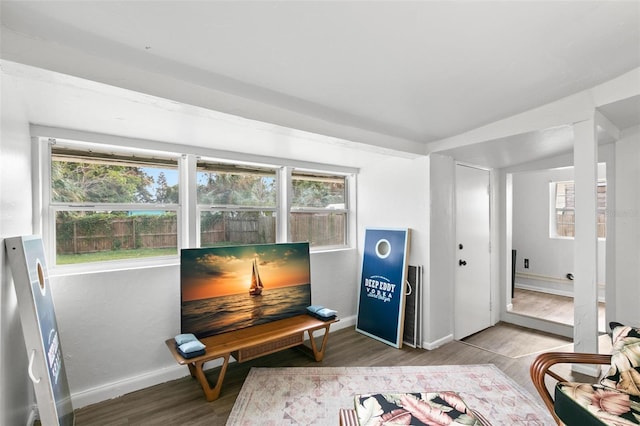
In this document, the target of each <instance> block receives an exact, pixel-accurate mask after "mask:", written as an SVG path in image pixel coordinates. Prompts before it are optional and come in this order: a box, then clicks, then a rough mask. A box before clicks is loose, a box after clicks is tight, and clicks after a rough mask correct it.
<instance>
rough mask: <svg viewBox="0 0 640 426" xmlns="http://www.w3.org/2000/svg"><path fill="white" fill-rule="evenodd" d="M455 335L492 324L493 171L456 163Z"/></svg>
mask: <svg viewBox="0 0 640 426" xmlns="http://www.w3.org/2000/svg"><path fill="white" fill-rule="evenodd" d="M455 170H456V171H455V193H456V196H455V203H456V207H455V210H456V222H455V223H456V248H455V250H456V255H457V256H456V258H455V265H454V267H455V271H456V272H455V284H454V338H455V339H458V340H459V339H462V338H464V337H466V336H469V335H471V334H474V333H477V332H478V331H481V330H484V329H485V328H488V327H490V326H491V252H490V241H491V232H490V209H489V202H490V199H489V193H490V192H489V182H490V180H489V171H488V170H484V169H480V168H476V167H471V166H466V165H463V164H456V168H455Z"/></svg>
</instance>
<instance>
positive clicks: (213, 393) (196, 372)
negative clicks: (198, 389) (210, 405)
mask: <svg viewBox="0 0 640 426" xmlns="http://www.w3.org/2000/svg"><path fill="white" fill-rule="evenodd" d="M230 355H231V354H225V355H224V361H223V363H222V367H221V368H220V373H219V374H218V380H217V381H216V385H215V386H214V387H213V388H212V387H211V385H210V384H209V380H207V376H205V374H204V370H203V366H204V363H205V362H208V361H211V360H207V361H198V362H194V363H190V364H189V371H190V372H191V375H192V376H193V377H195V378H196V379H197V380H198V382H199V383H200V386H202V391H203V392H204V396H205V398H206V400H207V401H209V402H211V401H215V400H216V399H218V397H219V396H220V389H222V381H223V380H224V375H225V373H226V372H227V367H228V366H229V356H230Z"/></svg>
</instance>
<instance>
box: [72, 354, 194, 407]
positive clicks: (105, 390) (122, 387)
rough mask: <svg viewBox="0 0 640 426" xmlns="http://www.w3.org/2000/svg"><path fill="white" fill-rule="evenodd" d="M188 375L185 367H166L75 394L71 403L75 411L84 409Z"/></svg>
mask: <svg viewBox="0 0 640 426" xmlns="http://www.w3.org/2000/svg"><path fill="white" fill-rule="evenodd" d="M188 375H189V370H188V369H187V368H186V367H185V366H183V365H178V364H176V365H175V366H171V367H165V368H162V369H160V370H156V371H151V372H148V373H145V374H140V375H138V376H133V377H129V378H126V379H123V380H119V381H117V382H111V383H106V384H104V385H102V386H98V387H95V388H91V389H86V390H83V391H79V392H74V393H72V394H71V403H72V404H73V408H74V409H76V408H82V407H86V406H87V405H91V404H96V403H98V402H102V401H106V400H109V399H113V398H117V397H119V396H122V395H124V394H127V393H130V392H134V391H137V390H140V389H144V388H148V387H149V386H154V385H157V384H159V383H164V382H168V381H169V380H176V379H179V378H181V377H185V376H188Z"/></svg>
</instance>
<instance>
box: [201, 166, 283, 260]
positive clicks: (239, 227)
mask: <svg viewBox="0 0 640 426" xmlns="http://www.w3.org/2000/svg"><path fill="white" fill-rule="evenodd" d="M196 180H197V200H198V207H197V208H198V211H199V224H200V231H199V233H198V234H199V235H200V247H210V246H215V245H222V244H263V243H274V242H276V199H277V187H278V186H277V179H276V171H275V169H268V168H260V167H257V166H243V165H237V164H226V163H213V162H206V161H199V162H198V165H197V178H196Z"/></svg>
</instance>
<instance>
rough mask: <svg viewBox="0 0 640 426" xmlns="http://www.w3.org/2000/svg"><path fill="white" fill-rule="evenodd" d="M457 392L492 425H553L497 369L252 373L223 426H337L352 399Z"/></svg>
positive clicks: (313, 369)
mask: <svg viewBox="0 0 640 426" xmlns="http://www.w3.org/2000/svg"><path fill="white" fill-rule="evenodd" d="M440 391H452V392H457V393H458V394H459V395H460V396H461V397H462V399H463V401H464V402H465V403H466V405H467V406H468V407H469V408H471V409H472V410H474V411H476V412H477V413H478V414H480V415H481V416H482V417H483V418H485V419H486V420H488V421H489V422H490V423H491V424H492V425H494V426H496V425H528V426H534V425H553V424H555V422H554V420H553V418H552V417H551V415H550V414H549V413H548V412H547V410H546V409H545V408H544V407H543V406H542V403H541V402H538V401H537V400H536V399H535V398H534V397H533V396H532V395H531V394H529V393H528V392H527V391H526V390H524V389H523V388H522V387H521V386H520V385H518V384H517V383H516V382H514V381H513V380H512V379H511V378H509V377H508V376H507V375H505V374H504V373H503V372H502V371H501V370H500V369H498V368H497V367H496V366H495V365H492V364H485V365H443V366H421V367H414V366H411V367H311V368H307V367H304V368H303V367H291V368H252V369H251V371H249V374H248V376H247V378H246V380H245V382H244V385H243V386H242V390H241V391H240V394H239V395H238V398H237V399H236V402H235V405H234V406H233V409H232V410H231V414H230V415H229V419H228V420H227V425H229V426H239V425H246V426H249V425H256V424H260V425H265V426H266V425H271V426H276V425H277V426H281V425H282V426H284V425H323V426H325V425H337V424H338V422H339V411H340V409H341V408H354V407H355V396H356V395H359V394H370V393H394V392H396V393H397V392H440Z"/></svg>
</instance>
